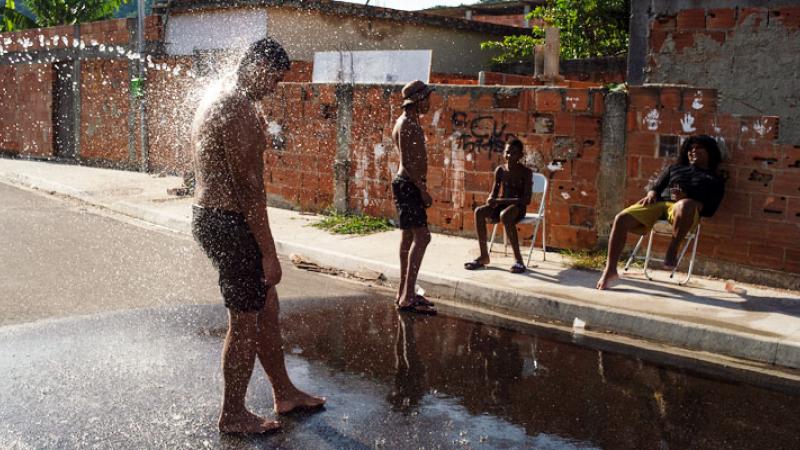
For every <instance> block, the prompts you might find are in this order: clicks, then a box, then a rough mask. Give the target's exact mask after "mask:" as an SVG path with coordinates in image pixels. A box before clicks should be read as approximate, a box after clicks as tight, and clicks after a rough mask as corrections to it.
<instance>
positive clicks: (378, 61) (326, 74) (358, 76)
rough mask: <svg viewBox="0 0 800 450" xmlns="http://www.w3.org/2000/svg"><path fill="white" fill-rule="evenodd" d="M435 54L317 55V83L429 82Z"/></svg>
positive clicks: (380, 51)
mask: <svg viewBox="0 0 800 450" xmlns="http://www.w3.org/2000/svg"><path fill="white" fill-rule="evenodd" d="M432 56H433V51H432V50H369V51H356V52H350V51H342V52H317V53H314V71H313V73H312V76H311V81H313V82H314V83H362V84H405V83H408V82H409V81H414V80H422V81H424V82H426V83H427V82H429V80H430V74H431V59H432Z"/></svg>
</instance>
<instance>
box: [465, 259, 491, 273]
mask: <svg viewBox="0 0 800 450" xmlns="http://www.w3.org/2000/svg"><path fill="white" fill-rule="evenodd" d="M484 267H486V264H484V263H482V262H480V261H478V260H477V259H476V260H475V261H470V262H468V263H464V268H465V269H467V270H477V269H483V268H484Z"/></svg>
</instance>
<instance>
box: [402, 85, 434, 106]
mask: <svg viewBox="0 0 800 450" xmlns="http://www.w3.org/2000/svg"><path fill="white" fill-rule="evenodd" d="M433 91H434V89H433V88H432V87H430V86H428V85H427V84H425V82H423V81H420V80H414V81H411V82H409V83H408V84H406V85H405V86H403V90H402V94H403V106H408V105H413V104H414V103H417V102H419V101H420V100H422V99H424V98H425V97H427V96H429V95H431V92H433Z"/></svg>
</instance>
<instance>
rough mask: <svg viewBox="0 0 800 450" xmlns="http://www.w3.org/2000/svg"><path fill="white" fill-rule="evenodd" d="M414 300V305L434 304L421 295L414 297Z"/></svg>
mask: <svg viewBox="0 0 800 450" xmlns="http://www.w3.org/2000/svg"><path fill="white" fill-rule="evenodd" d="M414 298H416V299H417V301H416V303H419V304H420V305H425V306H434V303H433V302H432V301H430V300H428V299H427V298H425V297H423V296H421V295H414Z"/></svg>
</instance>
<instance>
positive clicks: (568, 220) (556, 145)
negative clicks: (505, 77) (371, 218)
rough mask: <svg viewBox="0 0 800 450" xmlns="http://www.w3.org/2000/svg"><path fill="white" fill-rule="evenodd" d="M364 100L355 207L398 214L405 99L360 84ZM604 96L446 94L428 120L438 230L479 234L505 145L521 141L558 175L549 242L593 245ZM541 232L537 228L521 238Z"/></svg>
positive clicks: (356, 133) (357, 137)
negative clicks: (398, 137) (399, 123)
mask: <svg viewBox="0 0 800 450" xmlns="http://www.w3.org/2000/svg"><path fill="white" fill-rule="evenodd" d="M354 97H355V98H354V105H355V109H354V112H353V123H354V125H353V134H352V153H351V156H350V158H351V160H352V162H353V167H352V172H351V189H350V199H351V207H352V208H353V209H356V210H361V211H364V212H366V213H369V214H373V215H380V216H385V217H393V216H394V214H395V212H394V208H393V206H392V193H391V185H390V183H391V178H392V176H393V174H394V172H395V171H396V169H397V166H398V164H399V161H398V155H397V152H396V150H395V149H394V148H393V145H392V143H391V130H392V127H393V124H394V121H395V119H396V118H397V116H398V115H399V114H400V113H401V109H400V95H399V92H398V90H397V89H389V90H385V89H384V88H382V87H358V88H357V89H356V93H355V95H354ZM602 98H603V97H602V94H601V92H599V91H594V90H587V89H559V88H540V89H518V90H515V91H513V92H509V91H501V90H498V89H492V88H470V90H464V89H460V90H459V89H453V88H450V89H447V88H445V87H442V88H440V89H439V90H438V91H437V92H436V93H434V94H433V95H432V97H431V102H432V105H431V111H430V113H429V114H427V115H426V116H424V117H423V118H422V122H423V125H424V128H425V132H426V138H427V147H428V154H429V156H428V164H429V169H428V177H429V185H430V190H431V194H432V196H433V198H434V204H433V207H432V208H431V209H429V210H428V215H429V221H430V223H431V224H432V225H433V226H434V227H435V228H437V229H441V230H445V231H447V232H452V233H457V234H467V235H473V234H474V229H475V225H474V218H473V215H472V214H473V210H474V208H475V207H476V206H479V205H481V204H483V203H484V202H485V200H486V197H487V195H488V193H489V192H488V191H489V189H490V188H491V184H492V180H493V172H494V169H495V168H496V167H497V166H498V165H499V164H501V163H502V154H501V150H502V141H504V140H505V139H507V138H508V136H509V135H510V134H513V135H516V136H518V137H519V138H520V139H521V140H522V141H523V143H524V144H525V149H526V153H527V155H528V160H529V161H531V163H532V164H534V165H536V166H538V167H540V168H541V169H542V171H543V172H544V173H545V174H547V175H548V176H549V177H550V178H551V188H550V195H549V198H548V199H547V201H548V215H549V217H550V219H549V222H548V229H547V232H548V243H549V244H550V245H553V246H557V247H571V248H590V247H593V246H594V245H595V243H596V240H597V236H596V216H597V215H596V212H595V206H596V202H597V188H596V177H595V174H596V171H597V166H598V164H599V156H600V152H599V149H600V140H601V127H600V122H601V115H602V110H603V106H602ZM537 121H538V122H539V123H540V126H539V127H538V129H537V127H536V126H535V123H536V122H537ZM537 131H538V132H537ZM492 137H493V138H492ZM553 160H559V161H561V162H562V166H563V169H562V170H556V171H554V172H550V171H549V170H548V169H546V166H547V164H548V163H550V162H551V161H553ZM536 205H537V202H533V203H532V204H531V206H530V210H531V211H534V210H535V207H536ZM531 234H532V229H524V230H523V231H522V233H521V235H523V236H530V235H531Z"/></svg>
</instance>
